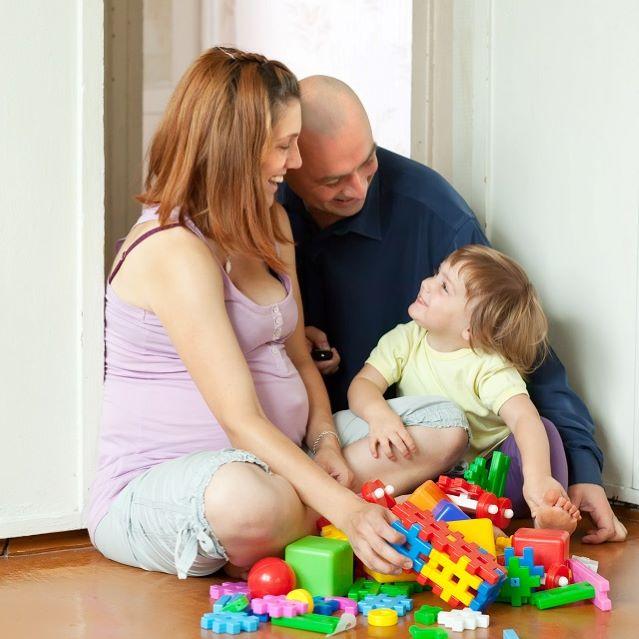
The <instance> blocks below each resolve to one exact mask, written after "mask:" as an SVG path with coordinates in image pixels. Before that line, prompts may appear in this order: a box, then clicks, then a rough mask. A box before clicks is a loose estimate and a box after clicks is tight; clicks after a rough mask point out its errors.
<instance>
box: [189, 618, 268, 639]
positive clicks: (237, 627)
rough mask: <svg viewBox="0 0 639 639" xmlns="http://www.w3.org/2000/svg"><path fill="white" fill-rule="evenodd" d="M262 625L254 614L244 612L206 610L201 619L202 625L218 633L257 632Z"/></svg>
mask: <svg viewBox="0 0 639 639" xmlns="http://www.w3.org/2000/svg"><path fill="white" fill-rule="evenodd" d="M259 625H260V621H259V619H258V618H257V617H256V616H254V615H247V614H245V613H243V612H205V613H204V614H203V615H202V619H201V620H200V627H201V628H203V629H204V630H212V631H213V632H217V633H228V634H230V635H237V634H239V633H240V632H255V631H256V630H257V629H258V628H259Z"/></svg>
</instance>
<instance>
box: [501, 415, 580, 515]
mask: <svg viewBox="0 0 639 639" xmlns="http://www.w3.org/2000/svg"><path fill="white" fill-rule="evenodd" d="M541 421H542V423H543V425H544V428H545V429H546V434H547V435H548V443H549V445H550V470H551V473H552V476H553V477H554V478H555V479H556V480H557V481H558V482H559V483H560V484H561V485H562V486H563V487H564V489H568V463H567V462H566V452H565V450H564V444H563V442H562V441H561V436H560V435H559V431H558V430H557V429H556V428H555V425H554V424H553V423H552V422H551V421H549V420H547V419H546V418H545V417H542V418H541ZM500 450H501V452H502V453H504V454H505V455H508V456H509V457H510V469H509V471H508V477H507V478H506V488H505V491H504V496H505V497H508V498H509V499H510V500H511V501H512V503H513V511H514V513H515V517H530V510H529V509H528V505H527V504H526V501H525V500H524V496H523V494H522V490H523V487H524V474H523V472H522V466H521V453H520V452H519V448H518V447H517V443H516V442H515V437H514V436H513V435H510V437H508V439H507V440H506V441H505V442H504V443H503V444H502V445H501V448H500Z"/></svg>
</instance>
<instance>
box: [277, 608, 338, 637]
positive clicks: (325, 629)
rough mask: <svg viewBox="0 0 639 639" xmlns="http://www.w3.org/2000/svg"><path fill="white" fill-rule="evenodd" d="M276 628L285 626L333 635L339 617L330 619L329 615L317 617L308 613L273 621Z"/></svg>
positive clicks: (312, 613)
mask: <svg viewBox="0 0 639 639" xmlns="http://www.w3.org/2000/svg"><path fill="white" fill-rule="evenodd" d="M271 623H272V624H273V625H274V626H284V627H285V628H298V629H299V630H310V631H311V632H320V633H322V634H325V635H327V634H331V633H333V632H334V631H335V628H337V624H338V623H339V617H329V616H328V615H317V614H315V613H314V612H307V613H306V614H304V615H297V617H279V618H278V619H272V620H271Z"/></svg>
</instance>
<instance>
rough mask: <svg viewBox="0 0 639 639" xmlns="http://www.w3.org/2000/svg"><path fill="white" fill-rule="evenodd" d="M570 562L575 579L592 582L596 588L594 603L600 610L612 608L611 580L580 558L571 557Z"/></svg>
mask: <svg viewBox="0 0 639 639" xmlns="http://www.w3.org/2000/svg"><path fill="white" fill-rule="evenodd" d="M568 564H569V566H570V569H571V571H572V576H573V579H574V580H575V581H587V582H588V583H590V584H592V586H593V588H594V589H595V598H594V600H593V602H592V603H594V604H595V606H597V608H599V610H604V611H609V610H612V602H611V601H610V599H609V598H608V592H609V591H610V582H609V581H608V580H607V579H604V578H603V577H602V576H601V575H598V574H597V573H596V572H595V571H594V570H592V569H591V568H590V567H589V566H587V565H586V564H584V563H582V562H581V561H579V560H578V559H569V560H568Z"/></svg>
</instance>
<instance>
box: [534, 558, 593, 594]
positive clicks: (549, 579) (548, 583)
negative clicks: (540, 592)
mask: <svg viewBox="0 0 639 639" xmlns="http://www.w3.org/2000/svg"><path fill="white" fill-rule="evenodd" d="M569 561H570V560H569ZM585 581H588V580H587V579H586V580H585ZM541 583H542V585H543V588H544V590H550V589H552V588H563V587H565V586H567V585H568V584H569V583H570V568H569V567H568V566H567V565H566V564H554V565H552V566H551V567H550V569H549V570H548V572H547V573H546V577H545V579H543V580H542V582H541Z"/></svg>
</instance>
